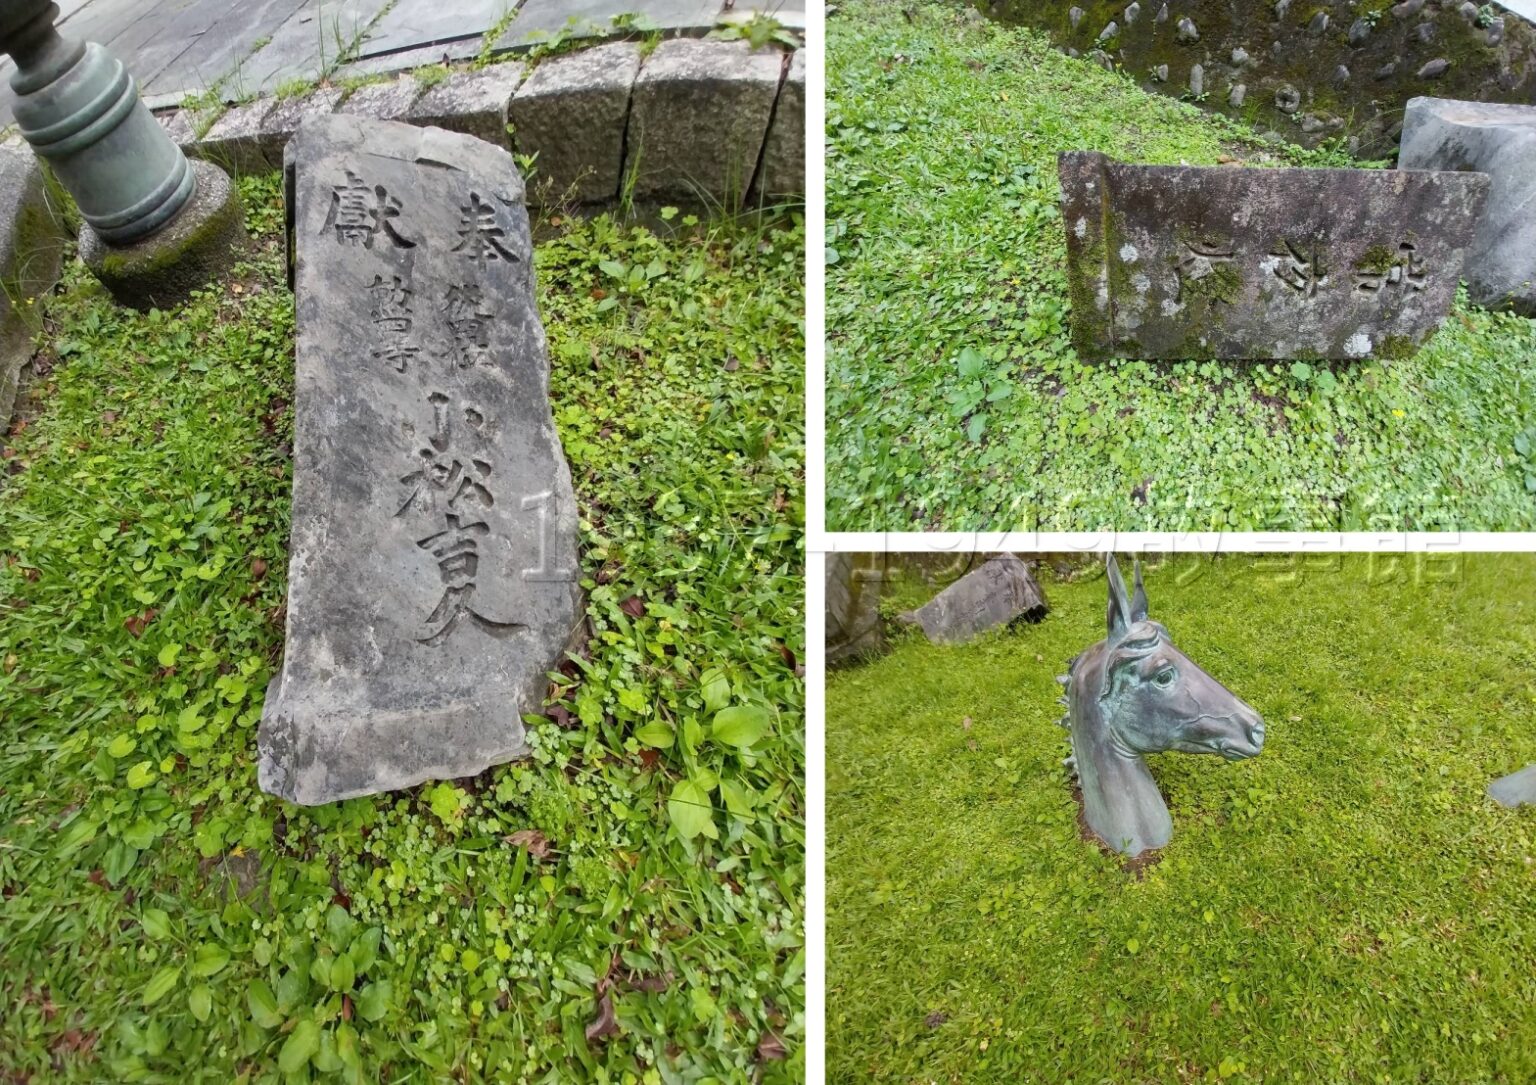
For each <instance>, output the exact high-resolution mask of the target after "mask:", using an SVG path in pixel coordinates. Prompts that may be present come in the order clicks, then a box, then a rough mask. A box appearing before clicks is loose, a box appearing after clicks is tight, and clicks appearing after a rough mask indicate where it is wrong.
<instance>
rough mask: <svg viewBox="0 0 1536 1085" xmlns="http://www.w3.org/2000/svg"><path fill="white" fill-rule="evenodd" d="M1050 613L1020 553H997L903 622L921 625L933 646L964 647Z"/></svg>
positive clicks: (908, 613) (913, 612)
mask: <svg viewBox="0 0 1536 1085" xmlns="http://www.w3.org/2000/svg"><path fill="white" fill-rule="evenodd" d="M1048 609H1049V608H1048V606H1047V604H1046V601H1045V593H1044V592H1042V591H1041V590H1040V586H1039V585H1038V584H1037V583H1036V582H1035V578H1034V577H1033V576H1032V575H1031V574H1030V571H1029V566H1028V565H1027V564H1025V563H1024V561H1022V560H1021V559H1020V558H1018V557H1017V556H1016V555H1013V554H998V555H997V556H995V557H993V558H990V559H989V560H988V561H987V562H986V564H984V565H982V566H981V568H979V569H975V570H973V571H971V572H969V573H966V574H965V575H964V576H963V577H961V578H960V579H959V580H957V581H955V582H954V583H953V584H951V585H950V586H949V587H947V588H945V589H944V590H943V591H941V592H940V593H939V594H938V595H936V596H934V597H933V599H931V600H930V601H929V602H928V603H927V604H926V605H925V606H922V607H919V608H918V609H917V610H912V611H908V612H906V613H905V614H902V615H900V618H899V620H900V621H902V622H905V623H907V624H909V625H918V626H921V627H922V630H923V634H924V635H925V636H926V637H927V638H928V639H929V641H931V642H932V643H934V644H964V643H965V642H966V641H968V640H972V639H974V638H975V637H978V636H980V635H981V634H982V633H985V632H986V631H987V630H989V629H996V628H999V627H1001V626H1006V625H1009V624H1011V623H1013V622H1015V621H1020V620H1023V621H1029V622H1037V621H1039V620H1040V619H1041V618H1043V617H1045V614H1046V612H1047V610H1048Z"/></svg>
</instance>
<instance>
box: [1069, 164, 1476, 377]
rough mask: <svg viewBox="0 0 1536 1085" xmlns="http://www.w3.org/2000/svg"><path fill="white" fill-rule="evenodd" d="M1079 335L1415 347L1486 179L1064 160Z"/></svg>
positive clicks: (1348, 353)
mask: <svg viewBox="0 0 1536 1085" xmlns="http://www.w3.org/2000/svg"><path fill="white" fill-rule="evenodd" d="M1060 176H1061V188H1062V221H1063V223H1064V225H1065V227H1066V231H1067V254H1068V262H1067V274H1068V280H1069V283H1070V286H1071V292H1072V333H1073V343H1074V345H1075V346H1076V348H1077V352H1078V354H1079V355H1080V356H1082V357H1084V358H1087V359H1102V358H1246V359H1283V358H1308V359H1319V358H1337V359H1360V358H1370V357H1377V358H1380V357H1387V358H1393V357H1406V356H1409V355H1412V354H1413V353H1414V352H1415V351H1416V350H1417V349H1418V348H1419V346H1420V345H1421V344H1422V343H1423V342H1424V340H1425V339H1427V338H1428V337H1429V336H1430V334H1431V333H1432V332H1433V331H1434V330H1435V328H1436V327H1438V326H1439V324H1440V322H1441V321H1442V320H1443V319H1444V318H1445V316H1446V314H1447V313H1448V312H1449V311H1450V306H1451V301H1452V300H1453V299H1454V298H1455V296H1456V287H1457V285H1458V284H1459V283H1460V280H1461V275H1462V269H1463V266H1464V263H1465V259H1466V253H1467V246H1468V245H1469V244H1470V243H1471V242H1472V239H1473V236H1474V232H1475V230H1476V226H1477V220H1478V216H1479V215H1480V214H1481V212H1482V208H1483V202H1484V200H1485V199H1486V197H1487V192H1488V178H1487V177H1486V176H1485V175H1482V174H1474V173H1447V172H1438V173H1427V172H1412V173H1410V172H1405V171H1398V172H1393V171H1388V170H1347V169H1244V168H1240V167H1217V168H1201V167H1193V166H1133V165H1126V164H1124V163H1120V162H1115V161H1112V160H1111V159H1109V158H1106V157H1105V156H1104V155H1101V154H1096V153H1086V152H1072V153H1069V154H1064V155H1062V156H1061V157H1060Z"/></svg>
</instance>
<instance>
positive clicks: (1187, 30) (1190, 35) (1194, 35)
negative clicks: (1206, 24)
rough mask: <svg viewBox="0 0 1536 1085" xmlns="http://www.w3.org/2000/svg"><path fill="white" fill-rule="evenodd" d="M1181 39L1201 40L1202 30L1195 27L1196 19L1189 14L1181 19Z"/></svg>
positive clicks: (1179, 29) (1186, 40)
mask: <svg viewBox="0 0 1536 1085" xmlns="http://www.w3.org/2000/svg"><path fill="white" fill-rule="evenodd" d="M1178 31H1179V40H1180V41H1183V42H1195V41H1199V40H1200V31H1199V30H1198V29H1197V28H1196V27H1195V21H1194V20H1193V19H1191V18H1190V17H1189V16H1188V15H1186V16H1184V18H1182V19H1180V20H1179V27H1178Z"/></svg>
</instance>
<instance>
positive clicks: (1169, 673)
mask: <svg viewBox="0 0 1536 1085" xmlns="http://www.w3.org/2000/svg"><path fill="white" fill-rule="evenodd" d="M1177 677H1178V672H1177V671H1175V670H1174V669H1173V668H1172V667H1164V668H1163V669H1162V670H1160V671H1158V672H1157V673H1156V674H1154V675H1153V676H1152V681H1153V682H1155V683H1156V684H1157V685H1159V686H1161V687H1163V688H1164V689H1167V688H1168V687H1169V686H1171V685H1173V680H1174V679H1175V678H1177Z"/></svg>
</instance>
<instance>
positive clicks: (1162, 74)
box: [1152, 64, 1168, 83]
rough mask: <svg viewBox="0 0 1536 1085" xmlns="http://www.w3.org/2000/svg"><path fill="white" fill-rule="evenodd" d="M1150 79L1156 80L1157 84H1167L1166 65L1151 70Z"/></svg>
mask: <svg viewBox="0 0 1536 1085" xmlns="http://www.w3.org/2000/svg"><path fill="white" fill-rule="evenodd" d="M1152 78H1153V79H1156V80H1157V81H1158V82H1159V83H1166V82H1168V65H1166V64H1159V65H1158V66H1157V67H1155V68H1153V69H1152Z"/></svg>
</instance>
